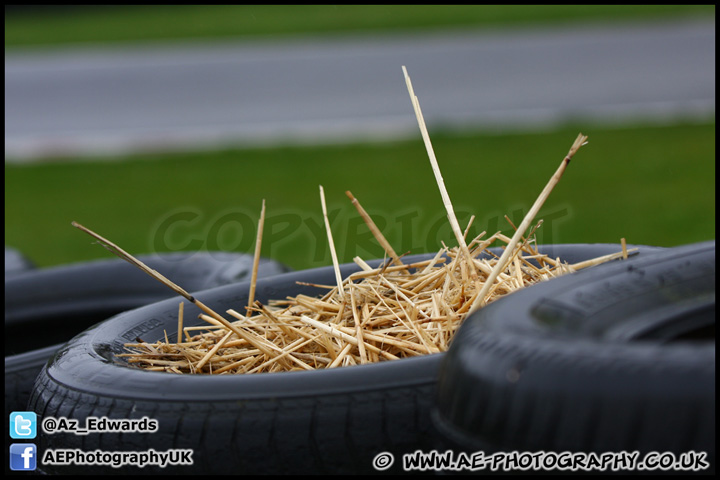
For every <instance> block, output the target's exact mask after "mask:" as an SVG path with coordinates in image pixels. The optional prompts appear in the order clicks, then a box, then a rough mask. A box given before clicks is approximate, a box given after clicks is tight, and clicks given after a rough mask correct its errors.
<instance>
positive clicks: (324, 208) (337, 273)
mask: <svg viewBox="0 0 720 480" xmlns="http://www.w3.org/2000/svg"><path fill="white" fill-rule="evenodd" d="M320 203H321V204H322V212H323V219H324V220H325V230H326V231H327V237H328V243H329V244H330V255H331V256H332V262H333V268H334V269H335V281H336V282H337V287H338V292H339V293H340V298H342V297H343V296H344V294H345V290H344V289H343V280H342V275H340V264H339V263H338V259H337V253H336V252H335V242H333V236H332V230H330V220H328V214H327V206H326V205H325V190H323V187H322V185H320Z"/></svg>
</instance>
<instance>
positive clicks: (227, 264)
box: [5, 249, 290, 469]
mask: <svg viewBox="0 0 720 480" xmlns="http://www.w3.org/2000/svg"><path fill="white" fill-rule="evenodd" d="M6 252H7V249H6ZM138 258H139V259H140V260H142V261H143V262H144V263H146V264H147V265H148V266H149V267H150V268H153V269H155V270H157V271H159V272H162V273H163V274H164V275H166V276H167V277H168V278H170V279H171V280H173V281H174V282H176V283H178V284H180V285H182V286H183V287H184V288H186V289H188V290H189V291H195V290H205V289H208V288H212V287H216V286H220V285H226V284H230V283H236V282H241V281H245V280H247V279H249V278H250V275H251V272H252V264H253V257H252V255H248V254H236V253H228V252H193V253H169V254H155V255H140V256H138ZM288 271H290V269H289V268H288V267H287V266H285V265H283V264H281V263H279V262H276V261H274V260H270V259H265V258H262V259H261V262H260V264H259V266H258V277H259V278H263V277H269V276H273V275H279V274H282V273H286V272H288ZM173 296H175V293H173V291H172V290H171V289H169V288H168V287H166V286H164V285H162V284H160V283H159V282H158V281H157V280H154V279H152V278H151V277H150V276H148V275H146V274H145V273H143V272H141V271H140V270H138V269H137V268H136V267H134V266H132V265H129V264H128V263H127V262H125V261H124V260H121V259H109V260H98V261H92V262H83V263H76V264H71V265H62V266H59V267H51V268H38V269H32V270H25V271H18V272H16V273H15V274H14V275H13V276H11V277H8V276H6V277H5V422H6V426H7V425H8V424H7V422H8V417H9V414H10V412H12V411H22V410H25V409H26V408H27V402H28V400H29V399H30V393H31V391H32V387H33V383H34V381H35V377H36V376H37V374H38V373H40V370H41V369H42V367H43V366H44V365H45V364H46V363H47V362H48V360H50V359H51V358H52V356H53V355H54V354H55V352H56V351H58V350H59V348H60V347H61V346H62V345H63V344H64V343H65V342H66V341H68V340H70V339H71V338H72V337H73V336H75V335H76V334H78V333H80V332H81V331H83V330H84V329H86V328H88V327H90V326H91V325H94V324H95V323H98V322H101V321H103V320H106V319H108V318H110V317H112V316H113V315H116V314H118V313H121V312H123V311H126V310H130V309H133V308H137V307H141V306H143V305H148V304H151V303H155V302H157V301H160V300H163V299H167V298H171V297H173ZM178 302H179V299H178ZM6 438H7V437H6ZM8 441H9V440H6V446H8V445H7V442H8ZM6 469H7V467H6Z"/></svg>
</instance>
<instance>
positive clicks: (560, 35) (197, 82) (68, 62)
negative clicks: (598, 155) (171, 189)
mask: <svg viewBox="0 0 720 480" xmlns="http://www.w3.org/2000/svg"><path fill="white" fill-rule="evenodd" d="M402 65H406V66H407V68H408V72H409V74H410V76H411V78H412V81H413V86H414V88H415V92H416V94H417V96H418V98H419V100H420V105H421V108H422V111H423V113H424V115H425V119H426V122H427V124H428V127H429V128H430V129H431V135H432V131H433V129H439V128H444V127H447V128H467V127H473V128H474V127H481V128H487V129H505V128H515V127H518V126H520V127H523V128H524V127H539V126H542V127H548V126H554V125H556V124H557V123H558V122H567V121H570V120H583V121H584V120H593V121H608V122H615V123H616V122H625V121H634V120H638V119H639V120H648V119H649V120H652V121H659V122H663V121H674V120H677V119H678V118H690V119H696V118H705V119H707V118H714V114H715V22H714V19H706V20H702V19H688V20H684V21H673V22H661V23H658V22H653V23H643V24H637V23H615V24H605V25H601V24H588V25H577V24H575V25H567V26H563V27H554V28H532V29H529V28H523V29H510V28H507V29H495V30H461V31H452V32H436V33H427V34H397V35H389V34H388V35H374V36H363V37H361V36H352V37H351V36H340V37H323V38H320V37H301V38H298V39H296V40H295V41H290V42H288V41H279V40H278V41H263V42H260V41H254V42H244V43H212V44H210V43H204V44H202V43H193V44H190V43H185V44H172V45H159V46H158V45H156V46H152V47H149V46H136V47H122V48H119V47H117V48H109V47H106V48H104V49H90V48H85V49H79V48H75V49H62V50H55V51H53V52H52V53H51V52H47V51H45V52H38V51H32V50H27V51H20V50H12V51H9V52H7V54H6V58H5V156H6V161H30V160H36V159H39V158H43V157H46V158H47V157H52V156H56V155H60V154H81V155H82V154H89V153H100V154H118V153H129V152H136V151H143V150H145V151H147V150H153V149H175V148H178V149H180V148H203V147H208V148H216V147H218V146H232V145H239V144H246V145H248V144H249V145H263V144H273V143H277V142H335V141H348V140H352V141H354V140H367V139H394V138H407V137H409V136H412V135H415V136H417V135H418V134H419V131H418V127H417V123H416V120H415V116H414V114H413V111H412V106H411V104H410V100H409V97H408V93H407V90H406V87H405V82H404V80H403V75H402V70H401V66H402Z"/></svg>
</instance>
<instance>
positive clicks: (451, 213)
mask: <svg viewBox="0 0 720 480" xmlns="http://www.w3.org/2000/svg"><path fill="white" fill-rule="evenodd" d="M402 69H403V73H404V74H405V83H406V84H407V89H408V93H409V94H410V101H411V102H412V105H413V108H414V109H415V116H416V117H417V121H418V125H419V126H420V133H421V134H422V137H423V140H424V142H425V149H426V150H427V153H428V157H429V158H430V164H431V165H432V169H433V173H434V174H435V180H436V182H437V184H438V187H439V188H440V195H441V196H442V200H443V204H444V205H445V209H446V210H447V217H448V221H449V222H450V226H451V227H452V231H453V233H454V234H455V239H456V240H457V242H458V245H459V246H460V249H461V250H462V252H463V254H464V255H465V258H466V260H467V262H468V266H472V265H473V261H472V256H471V255H470V250H468V247H467V244H466V243H465V237H464V235H463V232H462V231H461V230H460V225H459V224H458V221H457V217H455V210H454V209H453V206H452V202H451V201H450V196H449V195H448V192H447V189H446V188H445V181H444V180H443V177H442V173H440V167H439V166H438V163H437V159H436V158H435V151H434V150H433V147H432V143H430V135H429V134H428V131H427V127H426V126H425V120H424V119H423V115H422V111H421V110H420V102H419V101H418V98H417V97H416V96H415V91H414V90H413V87H412V82H410V76H409V75H408V73H407V69H406V68H405V65H403V67H402ZM470 274H471V275H472V277H473V280H477V278H478V277H477V271H476V270H475V268H471V270H470Z"/></svg>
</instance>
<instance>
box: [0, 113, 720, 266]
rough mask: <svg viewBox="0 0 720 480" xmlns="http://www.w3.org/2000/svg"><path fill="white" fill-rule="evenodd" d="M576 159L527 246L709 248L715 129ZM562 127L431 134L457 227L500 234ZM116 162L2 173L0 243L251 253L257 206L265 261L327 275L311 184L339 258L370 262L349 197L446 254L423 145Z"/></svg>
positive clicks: (47, 248) (398, 245)
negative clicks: (1, 236)
mask: <svg viewBox="0 0 720 480" xmlns="http://www.w3.org/2000/svg"><path fill="white" fill-rule="evenodd" d="M582 131H583V133H585V134H587V135H588V136H589V144H588V145H587V146H585V147H583V148H581V150H580V151H579V153H578V154H577V156H576V157H575V159H574V160H573V161H572V163H571V164H570V166H569V168H568V170H567V171H566V172H565V175H564V177H563V178H562V180H561V182H560V184H559V185H558V186H557V187H556V189H555V190H554V191H553V193H552V195H551V196H550V198H549V200H548V201H547V202H546V204H545V206H544V207H543V209H542V210H541V211H540V215H539V216H538V218H545V224H544V225H543V227H542V229H541V230H540V232H539V234H538V238H539V240H540V242H541V243H574V242H580V243H593V242H618V241H619V239H620V238H621V237H626V238H627V240H628V242H629V243H639V244H650V245H660V246H673V245H680V244H685V243H691V242H696V241H702V240H708V239H713V238H715V124H714V123H711V124H700V125H697V124H687V125H676V126H665V127H658V126H645V127H637V128H623V129H609V128H607V127H592V126H587V125H586V126H583V127H582ZM577 134H578V129H576V128H564V129H560V130H558V131H554V132H551V133H533V134H506V135H487V134H474V135H470V134H465V135H459V134H449V133H438V132H434V133H433V134H432V136H433V145H434V148H435V152H436V155H437V158H438V161H439V163H440V168H441V169H442V173H443V176H444V178H445V182H446V185H447V188H448V191H449V193H450V197H451V199H452V202H453V204H454V206H455V210H456V212H457V214H458V218H459V220H460V222H461V224H463V225H464V224H466V223H467V221H468V219H469V216H470V214H474V215H475V216H476V220H475V223H474V225H473V228H472V229H471V234H477V233H479V232H480V231H482V230H488V231H492V232H494V231H496V230H505V231H508V230H509V229H508V226H507V223H506V222H505V220H504V219H503V218H502V217H503V215H505V214H508V215H509V216H510V217H511V218H512V219H513V220H514V221H515V222H516V224H517V223H518V222H519V221H520V219H521V218H522V216H523V215H524V213H525V212H527V210H528V209H529V208H530V206H531V205H532V203H533V202H534V201H535V199H536V198H537V196H538V194H539V192H540V191H541V190H542V188H543V187H544V186H545V184H546V183H547V181H548V180H549V178H550V177H551V175H552V174H553V173H554V172H555V170H556V168H557V166H558V165H559V163H560V160H561V159H562V158H563V156H564V155H565V153H566V152H567V150H568V148H569V147H570V145H571V143H572V142H573V140H574V139H575V137H576V136H577ZM118 160H121V161H110V160H107V159H105V160H102V161H97V162H93V161H87V162H70V161H66V162H59V163H50V164H42V165H16V164H7V163H6V165H5V244H6V245H9V246H13V247H16V248H19V249H20V250H21V251H22V252H24V253H25V254H26V255H28V256H29V257H30V258H31V259H32V260H34V261H35V262H36V263H37V264H39V265H41V266H49V265H54V264H63V263H69V262H75V261H82V260H88V259H92V258H108V257H111V254H109V253H108V252H106V251H105V250H104V249H103V248H101V247H100V246H98V245H95V244H93V243H92V239H91V238H90V237H88V236H87V235H86V234H84V233H82V232H80V231H79V230H77V229H74V228H72V227H71V225H70V222H71V221H73V220H75V221H78V222H80V223H82V224H83V225H85V226H87V227H88V228H91V229H93V230H95V231H96V232H98V233H100V234H101V235H103V236H105V237H107V238H109V239H111V240H112V241H114V242H116V243H118V244H119V245H120V246H121V247H123V248H124V249H126V250H127V251H129V252H131V253H134V254H141V253H148V252H152V251H174V250H183V249H189V250H226V251H240V252H247V253H251V252H252V251H253V248H254V242H255V235H256V224H257V221H258V218H259V212H260V206H261V202H262V200H263V199H265V200H266V202H267V218H266V224H265V233H264V242H263V251H262V253H263V256H266V257H271V258H275V259H277V260H280V261H282V262H285V263H287V264H289V265H290V266H292V267H294V268H296V269H303V268H311V267H317V266H322V265H329V264H330V262H331V260H330V253H329V250H328V247H327V237H326V236H325V231H324V229H323V227H322V225H323V221H322V215H321V208H320V197H319V189H318V185H323V186H324V189H325V194H326V198H327V203H328V209H329V212H330V217H331V219H332V227H333V235H334V241H335V245H336V248H337V250H338V255H339V257H340V261H341V262H349V261H351V260H352V257H353V256H355V255H360V256H361V257H363V258H375V257H378V256H382V250H381V249H380V247H378V246H377V245H376V243H375V242H374V241H373V240H372V239H371V236H370V234H369V233H368V231H367V229H366V228H365V226H364V225H363V224H362V223H361V221H360V219H359V216H358V215H357V212H356V211H355V209H354V208H353V207H352V205H351V204H350V201H349V200H348V198H347V197H346V196H345V193H344V192H345V191H346V190H350V191H351V192H352V193H353V194H354V195H355V197H357V198H358V200H359V201H360V203H361V204H362V205H363V206H364V207H365V209H366V210H368V212H369V213H370V214H371V215H372V216H373V218H375V220H376V222H377V223H378V225H379V226H380V227H381V228H382V230H383V232H384V233H385V234H386V236H387V237H388V240H389V241H390V242H391V243H392V244H393V246H394V247H395V249H396V250H398V251H401V252H405V251H408V250H410V251H412V252H413V253H424V252H432V251H437V249H438V248H439V247H440V241H442V240H444V241H446V243H448V244H449V245H454V244H455V242H454V240H453V236H452V232H451V230H450V227H449V226H448V224H447V220H446V217H445V211H444V208H443V206H442V201H441V199H440V194H439V192H438V188H437V185H436V183H435V179H434V177H433V174H432V171H431V168H430V164H429V161H428V159H427V154H426V152H425V149H424V145H423V143H422V141H421V139H420V138H419V134H418V138H417V139H416V140H413V141H405V142H394V143H378V144H362V145H334V146H318V147H287V148H273V149H247V150H234V151H222V152H208V153H183V154H166V155H139V156H135V157H130V158H123V159H118Z"/></svg>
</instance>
